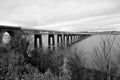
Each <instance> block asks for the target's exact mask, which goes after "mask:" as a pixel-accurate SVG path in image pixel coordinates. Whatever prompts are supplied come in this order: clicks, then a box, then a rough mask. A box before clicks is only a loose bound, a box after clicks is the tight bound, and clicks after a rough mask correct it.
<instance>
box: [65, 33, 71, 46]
mask: <svg viewBox="0 0 120 80" xmlns="http://www.w3.org/2000/svg"><path fill="white" fill-rule="evenodd" d="M66 39H67V46H68V45H69V43H70V35H69V34H68V35H67V38H66Z"/></svg>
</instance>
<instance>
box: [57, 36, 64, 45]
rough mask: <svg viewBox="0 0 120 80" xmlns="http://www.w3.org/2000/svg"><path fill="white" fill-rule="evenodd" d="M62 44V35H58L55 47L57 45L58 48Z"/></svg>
mask: <svg viewBox="0 0 120 80" xmlns="http://www.w3.org/2000/svg"><path fill="white" fill-rule="evenodd" d="M62 42H63V39H62V34H58V35H57V45H58V46H61V45H62Z"/></svg>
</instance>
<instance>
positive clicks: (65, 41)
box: [63, 34, 68, 46]
mask: <svg viewBox="0 0 120 80" xmlns="http://www.w3.org/2000/svg"><path fill="white" fill-rule="evenodd" d="M63 42H64V45H65V46H66V45H67V42H68V35H67V34H64V35H63Z"/></svg>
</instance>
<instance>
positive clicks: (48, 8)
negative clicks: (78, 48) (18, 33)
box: [0, 0, 120, 31]
mask: <svg viewBox="0 0 120 80" xmlns="http://www.w3.org/2000/svg"><path fill="white" fill-rule="evenodd" d="M119 2H120V1H119V0H19V1H17V0H1V1H0V11H1V13H0V21H1V22H2V21H6V22H9V23H12V24H18V25H20V26H22V27H28V28H29V27H36V28H39V29H52V30H64V31H82V30H90V29H91V30H94V29H102V28H103V29H105V27H107V28H109V29H113V28H110V27H109V26H111V27H112V26H114V24H118V23H119V21H120V15H119V13H120V5H119ZM117 27H118V26H115V29H116V28H117Z"/></svg>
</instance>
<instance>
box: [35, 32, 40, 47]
mask: <svg viewBox="0 0 120 80" xmlns="http://www.w3.org/2000/svg"><path fill="white" fill-rule="evenodd" d="M38 40H39V42H38ZM34 48H42V35H41V34H35V35H34Z"/></svg>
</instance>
